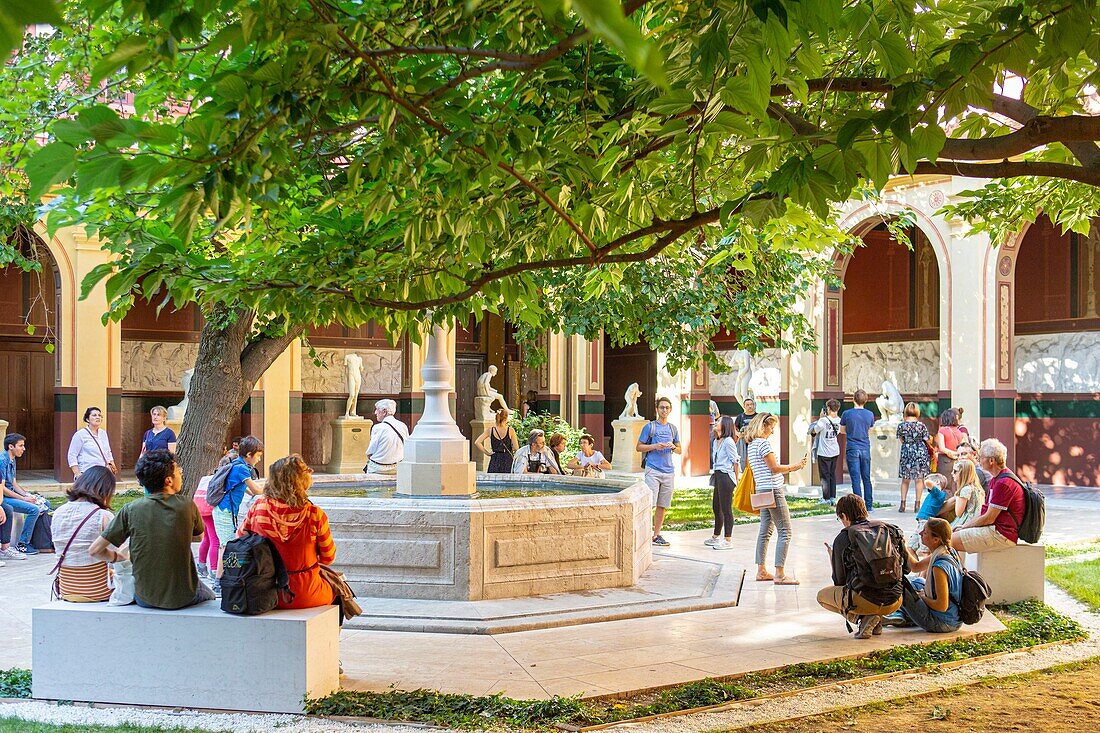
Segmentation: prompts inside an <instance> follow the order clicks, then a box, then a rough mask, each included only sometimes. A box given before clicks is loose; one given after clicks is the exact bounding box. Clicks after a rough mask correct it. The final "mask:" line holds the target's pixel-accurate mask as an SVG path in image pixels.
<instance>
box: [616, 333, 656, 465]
mask: <svg viewBox="0 0 1100 733" xmlns="http://www.w3.org/2000/svg"><path fill="white" fill-rule="evenodd" d="M603 378H604V395H605V401H604V432H605V433H607V435H606V436H604V437H605V438H608V436H610V435H611V421H612V420H617V419H618V417H619V415H620V413H622V411H623V406H624V405H625V404H626V402H625V400H624V399H623V396H624V395H625V394H626V388H627V387H629V386H630V384H631V383H632V382H637V383H638V387H639V388H640V389H641V390H642V396H641V399H639V400H638V413H639V414H640V415H642V416H643V417H645V418H646V419H648V420H654V419H656V417H657V410H656V406H655V403H654V400H656V399H657V352H656V351H654V350H653V349H651V348H649V345H648V344H645V343H641V344H632V345H630V346H623V347H619V348H612V347H611V346H610V345H609V344H608V343H607V342H606V341H605V342H604V367H603ZM604 445H606V446H610V445H611V443H610V442H609V441H605V443H604Z"/></svg>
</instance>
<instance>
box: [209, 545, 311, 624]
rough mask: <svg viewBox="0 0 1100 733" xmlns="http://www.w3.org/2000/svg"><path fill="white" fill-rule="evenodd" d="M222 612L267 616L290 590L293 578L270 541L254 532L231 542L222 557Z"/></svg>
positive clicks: (288, 595)
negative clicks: (283, 594)
mask: <svg viewBox="0 0 1100 733" xmlns="http://www.w3.org/2000/svg"><path fill="white" fill-rule="evenodd" d="M222 568H223V573H222V610H223V611H225V612H226V613H236V614H241V615H244V616H255V615H257V614H261V613H267V612H268V611H271V610H272V609H274V608H275V606H276V605H278V603H279V595H280V594H281V593H286V594H287V597H288V599H289V600H293V599H294V594H293V593H291V591H290V576H289V575H288V574H287V571H286V566H285V565H283V558H282V557H280V556H279V551H278V550H277V549H275V545H274V544H272V542H271V540H269V539H267V538H266V537H262V536H260V535H258V534H256V533H255V532H249V533H247V534H246V535H245V536H243V537H238V538H237V539H235V540H230V541H229V542H228V543H226V545H225V553H224V554H223V555H222Z"/></svg>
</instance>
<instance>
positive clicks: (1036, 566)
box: [966, 543, 1046, 603]
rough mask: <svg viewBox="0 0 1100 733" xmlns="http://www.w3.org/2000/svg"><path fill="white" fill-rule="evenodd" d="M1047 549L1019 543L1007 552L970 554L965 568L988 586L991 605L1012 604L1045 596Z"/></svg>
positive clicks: (1040, 598)
mask: <svg viewBox="0 0 1100 733" xmlns="http://www.w3.org/2000/svg"><path fill="white" fill-rule="evenodd" d="M1045 565H1046V547H1045V546H1043V545H1028V544H1025V543H1020V544H1018V545H1016V546H1015V547H1011V548H1009V549H1007V550H997V551H995V552H977V553H969V554H967V556H966V566H967V567H968V568H970V569H972V570H977V571H978V573H980V574H981V576H982V577H983V578H984V579H985V582H987V583H989V588H990V590H992V591H993V596H992V597H991V598H990V599H989V602H990V603H1015V602H1016V601H1023V600H1026V599H1028V598H1037V599H1039V600H1040V601H1041V600H1043V596H1044V584H1045V582H1046V575H1045V572H1044V570H1045Z"/></svg>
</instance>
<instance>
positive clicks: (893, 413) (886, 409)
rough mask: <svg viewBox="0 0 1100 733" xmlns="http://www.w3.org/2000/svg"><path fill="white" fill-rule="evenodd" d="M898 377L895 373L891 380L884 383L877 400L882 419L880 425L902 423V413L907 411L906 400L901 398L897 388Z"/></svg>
mask: <svg viewBox="0 0 1100 733" xmlns="http://www.w3.org/2000/svg"><path fill="white" fill-rule="evenodd" d="M896 382H897V377H895V376H894V374H893V372H891V373H890V378H889V379H887V380H886V381H884V382H883V383H882V394H880V395H879V396H878V397H876V398H875V404H876V405H877V406H878V414H879V415H881V416H882V417H881V418H880V419H879V420H878V422H880V423H888V424H894V423H899V422H901V412H902V410H904V409H905V400H903V399H902V398H901V392H899V391H898V388H897V384H896Z"/></svg>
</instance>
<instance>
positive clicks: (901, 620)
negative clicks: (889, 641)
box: [879, 611, 913, 628]
mask: <svg viewBox="0 0 1100 733" xmlns="http://www.w3.org/2000/svg"><path fill="white" fill-rule="evenodd" d="M912 625H913V622H912V621H910V620H909V619H907V618H906V617H905V614H903V613H902V612H901V611H895V612H894V613H888V614H886V615H885V616H883V617H882V621H880V622H879V628H882V627H883V626H897V627H899V628H905V627H907V626H912Z"/></svg>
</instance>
